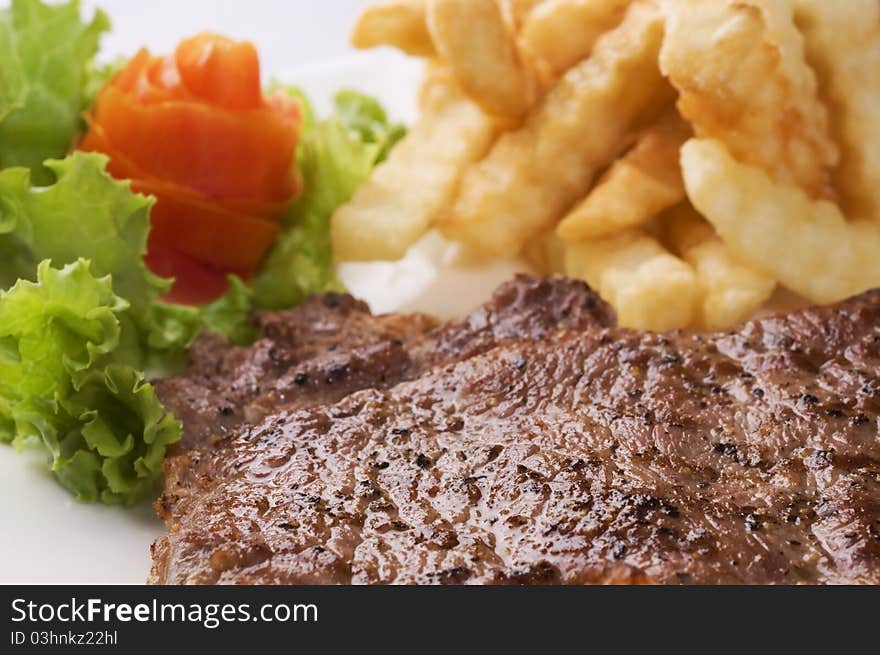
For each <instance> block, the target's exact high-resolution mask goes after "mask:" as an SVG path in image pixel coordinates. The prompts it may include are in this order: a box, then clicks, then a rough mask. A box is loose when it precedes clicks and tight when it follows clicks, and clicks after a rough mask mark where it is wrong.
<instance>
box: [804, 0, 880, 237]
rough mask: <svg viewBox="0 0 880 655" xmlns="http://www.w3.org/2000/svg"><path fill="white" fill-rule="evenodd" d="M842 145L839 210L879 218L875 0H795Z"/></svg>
mask: <svg viewBox="0 0 880 655" xmlns="http://www.w3.org/2000/svg"><path fill="white" fill-rule="evenodd" d="M794 5H795V16H796V18H797V21H798V25H799V26H800V27H801V29H802V31H803V32H804V35H805V37H806V44H807V56H808V58H809V61H810V63H811V64H813V68H814V69H815V70H816V71H817V74H818V75H819V82H820V88H821V90H822V92H823V93H822V95H823V97H824V98H825V99H826V101H827V103H828V105H829V107H830V110H831V125H832V128H833V131H834V134H835V136H836V137H837V143H838V144H840V147H841V157H842V158H841V162H840V167H839V168H838V169H837V170H836V171H835V172H834V186H835V188H836V189H837V190H838V191H839V192H840V195H841V203H842V205H843V209H844V211H845V212H846V213H847V214H849V215H854V216H857V217H859V218H872V219H875V220H880V191H878V190H880V119H878V116H880V3H878V2H877V0H847V1H846V2H829V0H795V2H794Z"/></svg>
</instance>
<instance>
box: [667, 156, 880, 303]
mask: <svg viewBox="0 0 880 655" xmlns="http://www.w3.org/2000/svg"><path fill="white" fill-rule="evenodd" d="M682 171H683V173H684V179H685V186H686V188H687V191H688V197H689V198H690V199H691V202H693V204H694V206H695V207H696V208H697V210H699V212H700V213H701V214H702V215H703V216H705V217H706V218H707V219H708V220H709V222H711V223H712V225H713V226H714V227H715V230H716V231H717V232H718V234H719V235H720V236H721V238H722V239H723V240H724V242H725V244H727V246H728V247H729V248H730V250H731V251H732V252H733V253H734V255H735V256H736V257H737V258H738V259H739V260H741V261H743V262H746V263H748V264H749V265H750V266H752V267H754V268H755V269H756V270H758V271H761V272H763V273H765V274H766V275H769V276H771V277H772V278H773V279H775V280H778V281H779V282H780V283H781V284H783V285H784V286H785V287H787V288H788V289H790V290H792V291H794V292H796V293H798V294H800V295H801V296H803V297H804V298H807V299H808V300H810V301H812V302H815V303H817V304H828V303H833V302H837V301H840V300H844V299H846V298H849V297H851V296H854V295H856V294H859V293H861V292H863V291H867V290H868V289H873V288H877V287H880V223H877V222H875V221H849V220H847V217H846V216H844V214H843V213H842V212H841V210H840V208H839V207H838V206H837V205H835V204H834V203H831V202H828V201H826V200H814V199H812V198H810V197H809V195H807V194H806V193H804V192H803V191H802V190H801V189H798V188H796V187H791V186H788V187H786V186H780V185H779V184H777V183H775V182H774V181H773V180H772V179H771V178H770V176H768V175H767V173H766V172H764V171H763V170H761V169H759V168H756V167H754V166H749V165H747V164H743V163H740V162H738V161H737V160H736V159H735V158H734V157H733V155H732V154H731V153H730V152H729V151H728V149H727V148H726V147H725V146H724V144H723V143H721V142H720V141H717V140H712V139H693V140H691V141H689V142H688V143H687V144H685V146H684V148H683V149H682Z"/></svg>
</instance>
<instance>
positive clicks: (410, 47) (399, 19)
mask: <svg viewBox="0 0 880 655" xmlns="http://www.w3.org/2000/svg"><path fill="white" fill-rule="evenodd" d="M427 11H428V0H390V1H388V2H382V3H379V4H376V5H373V6H371V7H368V8H367V10H366V11H364V13H363V14H361V16H360V18H358V21H357V23H356V24H355V26H354V30H353V31H352V34H351V44H352V45H353V46H354V47H355V48H359V49H362V50H366V49H368V48H376V47H379V46H392V47H394V48H397V49H398V50H402V51H403V52H405V53H406V54H408V55H413V56H415V57H433V56H434V55H435V54H436V53H435V50H434V42H433V41H432V40H431V35H430V34H429V33H428V21H427Z"/></svg>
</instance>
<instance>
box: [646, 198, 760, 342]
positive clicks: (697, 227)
mask: <svg viewBox="0 0 880 655" xmlns="http://www.w3.org/2000/svg"><path fill="white" fill-rule="evenodd" d="M662 222H663V225H664V228H665V230H666V234H667V236H668V239H669V241H670V242H671V243H672V244H674V249H675V250H676V251H677V252H678V253H680V255H681V257H682V258H683V259H684V260H685V261H686V262H687V263H688V264H690V265H691V266H693V268H694V270H695V271H696V273H697V280H698V282H699V286H700V297H701V311H700V315H701V316H700V320H699V324H700V326H701V327H703V328H706V329H709V330H723V329H727V328H729V327H733V326H735V325H738V324H739V323H741V322H743V321H745V320H747V319H749V318H750V317H751V316H753V315H754V314H755V312H756V311H758V309H760V308H761V306H762V305H763V304H764V303H765V302H767V301H768V300H769V299H770V297H771V296H772V295H773V292H774V290H775V289H776V282H775V281H774V280H773V278H771V277H769V276H767V275H765V274H763V273H759V272H757V271H755V270H754V269H752V268H750V267H748V266H746V265H744V264H742V263H741V262H740V261H739V260H737V259H736V258H735V257H734V256H733V255H732V254H731V252H730V251H729V250H728V248H727V246H725V245H724V242H723V241H721V239H720V238H719V237H718V235H717V234H715V230H713V229H712V226H711V225H710V224H709V223H707V222H706V221H705V220H704V219H703V217H702V216H700V215H699V214H698V213H697V211H696V210H695V209H694V208H693V206H692V205H691V204H690V203H681V204H680V205H678V206H677V207H674V208H673V209H671V210H669V211H668V212H666V214H664V216H663V217H662Z"/></svg>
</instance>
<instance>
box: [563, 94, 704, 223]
mask: <svg viewBox="0 0 880 655" xmlns="http://www.w3.org/2000/svg"><path fill="white" fill-rule="evenodd" d="M691 135H692V134H691V130H690V127H689V126H688V124H687V123H686V122H685V121H684V120H683V119H682V118H681V116H680V115H679V114H678V112H677V111H676V110H675V108H671V109H669V110H668V111H666V112H664V114H663V116H662V117H661V118H660V120H659V121H658V122H657V123H656V124H655V125H654V126H652V127H651V128H649V129H647V130H645V131H644V132H643V133H642V134H641V135H640V136H639V140H638V141H637V143H636V145H635V147H633V148H632V149H631V150H630V151H629V152H628V153H627V154H626V155H624V156H623V157H622V158H620V159H618V160H617V161H616V162H614V164H612V165H611V168H610V169H608V171H607V172H606V173H605V174H604V175H603V176H602V177H601V178H600V179H599V182H598V183H597V184H596V186H595V187H594V188H593V190H592V191H591V192H590V194H589V195H588V196H587V197H586V199H585V200H583V201H582V202H581V203H580V204H579V205H577V206H576V207H575V208H574V209H573V210H572V211H571V212H569V213H568V215H567V216H566V217H565V218H564V219H563V220H562V222H561V223H560V224H559V227H558V229H557V233H558V234H559V236H561V237H562V238H563V239H567V240H579V239H594V238H596V237H600V236H605V235H608V234H612V233H614V232H618V231H620V230H623V229H626V228H628V227H638V226H640V225H643V224H644V223H646V222H647V221H649V220H650V219H652V218H654V217H655V216H657V215H658V214H659V213H660V212H662V211H664V210H665V209H668V208H669V207H672V206H674V205H676V204H678V203H679V202H681V201H682V200H684V181H683V180H682V179H681V167H680V166H679V151H680V150H681V146H683V145H684V143H685V142H686V141H687V140H688V139H689V138H690V137H691Z"/></svg>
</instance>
